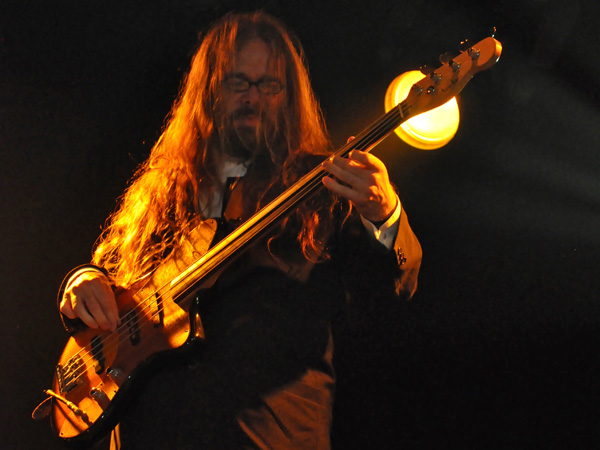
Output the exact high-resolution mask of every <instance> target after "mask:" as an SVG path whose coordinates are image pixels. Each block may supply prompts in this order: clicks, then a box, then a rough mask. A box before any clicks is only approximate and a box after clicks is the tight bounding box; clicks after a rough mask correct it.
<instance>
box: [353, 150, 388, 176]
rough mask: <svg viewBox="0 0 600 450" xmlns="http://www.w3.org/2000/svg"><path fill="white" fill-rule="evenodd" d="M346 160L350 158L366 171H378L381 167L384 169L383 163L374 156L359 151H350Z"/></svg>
mask: <svg viewBox="0 0 600 450" xmlns="http://www.w3.org/2000/svg"><path fill="white" fill-rule="evenodd" d="M348 158H350V160H351V161H356V162H358V163H360V164H361V165H362V166H363V167H364V168H365V169H367V170H374V171H380V170H381V168H382V167H385V165H384V164H383V161H381V160H380V159H379V158H377V157H376V156H375V155H372V154H371V153H367V152H361V151H360V150H352V151H351V152H350V154H349V155H348Z"/></svg>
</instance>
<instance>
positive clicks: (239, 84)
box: [223, 75, 283, 95]
mask: <svg viewBox="0 0 600 450" xmlns="http://www.w3.org/2000/svg"><path fill="white" fill-rule="evenodd" d="M223 84H225V86H227V87H228V88H229V89H231V90H232V91H233V92H246V91H247V90H248V89H250V88H251V87H252V86H256V88H257V89H258V91H259V92H260V93H261V94H269V95H273V94H278V93H279V92H281V90H282V89H283V85H282V84H281V82H280V81H279V80H274V79H272V78H261V79H260V80H258V81H250V80H249V79H247V78H245V77H242V76H240V75H233V76H229V77H227V78H225V80H223Z"/></svg>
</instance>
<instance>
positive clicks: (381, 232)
mask: <svg viewBox="0 0 600 450" xmlns="http://www.w3.org/2000/svg"><path fill="white" fill-rule="evenodd" d="M401 213H402V205H401V203H400V199H399V198H398V196H396V209H395V210H394V212H393V213H392V215H391V216H390V217H389V219H388V220H386V221H385V222H384V223H383V225H381V226H380V227H379V228H377V227H376V226H375V225H374V224H373V223H372V222H371V221H370V220H367V219H365V218H364V217H363V216H360V220H361V221H362V223H363V225H364V226H365V228H366V230H367V232H369V234H371V235H372V236H373V237H374V238H375V239H376V240H377V241H379V242H380V243H381V244H383V245H384V246H385V247H386V248H387V249H391V248H392V247H393V246H394V239H395V238H396V234H398V227H399V226H400V214H401Z"/></svg>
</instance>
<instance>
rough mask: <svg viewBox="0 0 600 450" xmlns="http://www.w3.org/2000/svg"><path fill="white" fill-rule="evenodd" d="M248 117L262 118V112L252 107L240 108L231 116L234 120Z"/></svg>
mask: <svg viewBox="0 0 600 450" xmlns="http://www.w3.org/2000/svg"><path fill="white" fill-rule="evenodd" d="M248 116H261V111H260V109H258V108H253V107H252V106H250V105H244V106H240V107H239V108H238V109H236V110H235V111H234V112H233V114H232V115H231V117H232V119H239V118H241V117H248Z"/></svg>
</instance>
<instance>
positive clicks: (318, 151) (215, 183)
mask: <svg viewBox="0 0 600 450" xmlns="http://www.w3.org/2000/svg"><path fill="white" fill-rule="evenodd" d="M331 153H332V145H331V143H330V141H329V138H328V135H327V131H326V128H325V125H324V121H323V118H322V114H321V111H320V109H319V106H318V104H317V101H316V100H315V97H314V94H313V91H312V89H311V86H310V83H309V77H308V73H307V70H306V67H305V64H304V61H303V52H302V49H301V47H300V44H299V43H298V42H297V40H296V39H295V38H294V37H293V36H292V35H291V34H290V33H289V32H288V31H287V30H286V29H285V27H284V26H283V25H282V24H281V23H280V22H279V21H278V20H277V19H275V18H273V17H271V16H269V15H267V14H265V13H262V12H258V13H251V14H228V15H227V16H225V17H224V18H222V19H221V20H220V21H218V22H217V23H215V24H214V25H213V26H212V27H211V28H210V29H209V30H208V31H207V33H206V34H205V36H204V38H203V40H202V42H201V43H200V46H199V48H198V50H197V51H196V53H195V55H194V57H193V59H192V63H191V67H190V70H189V72H188V74H187V76H186V78H185V80H184V83H183V84H182V87H181V90H180V94H179V96H178V98H177V100H176V101H175V103H174V105H173V108H172V110H171V112H170V114H169V116H168V118H167V121H166V125H165V128H164V130H163V133H162V135H161V136H160V138H159V140H158V141H157V143H156V144H155V146H154V148H153V149H152V152H151V154H150V156H149V158H148V160H147V161H146V162H144V163H143V164H142V165H141V166H140V168H139V169H138V170H137V172H136V174H135V176H134V178H133V181H132V183H131V185H130V186H129V188H128V189H127V191H126V192H125V194H124V195H123V197H122V198H121V200H120V203H119V206H118V208H117V210H116V212H115V213H114V214H113V215H112V216H111V217H110V219H109V221H108V225H107V227H106V228H105V229H104V231H103V233H102V235H101V236H100V238H99V240H98V242H97V244H96V246H95V250H94V253H93V258H92V263H91V264H86V265H85V266H82V267H79V268H77V269H75V270H74V271H72V272H71V274H69V275H68V276H67V278H66V279H65V283H64V285H63V287H62V288H61V291H60V293H59V305H60V311H61V313H62V318H63V322H64V324H65V326H66V327H67V329H68V330H70V331H73V330H75V329H77V327H81V326H88V327H92V328H99V329H104V330H115V329H116V328H117V327H118V326H119V324H120V318H119V313H118V307H117V300H116V299H115V294H114V292H115V291H114V288H115V287H116V286H118V287H120V288H126V289H127V288H134V287H135V286H138V285H139V283H143V282H144V280H145V279H146V278H147V277H148V275H149V274H152V273H153V271H155V269H156V268H157V267H159V266H160V265H161V262H162V261H164V260H165V258H167V257H168V256H169V255H172V254H174V252H176V251H177V249H178V248H179V247H180V246H181V245H182V242H184V241H185V239H186V238H187V236H188V234H189V231H190V229H191V228H192V227H193V226H194V225H195V224H197V223H198V222H202V221H205V220H208V219H211V218H213V219H214V218H218V219H219V220H220V222H221V224H222V226H223V230H224V231H222V232H221V233H227V231H230V230H231V229H234V228H235V227H236V226H237V225H239V224H240V223H243V222H244V220H246V219H248V218H249V217H251V216H252V215H253V214H254V213H256V212H257V211H258V210H260V209H261V208H262V207H264V206H265V205H266V204H267V203H268V202H269V201H271V200H272V199H273V198H275V197H276V196H277V195H278V194H280V193H281V192H282V191H284V190H285V189H286V188H288V187H290V186H291V185H293V183H294V182H296V181H297V180H298V179H299V178H301V177H302V176H303V175H304V174H305V173H307V172H308V171H310V169H312V168H314V167H315V166H317V165H319V164H321V166H322V168H323V169H324V170H325V171H326V172H327V173H328V176H325V177H323V180H322V183H323V185H324V186H325V187H326V189H320V190H319V191H318V193H317V194H316V195H313V196H311V197H310V198H309V199H308V200H307V201H305V202H304V203H302V204H301V205H300V206H299V207H297V208H296V209H295V210H294V211H292V212H291V213H290V214H289V215H288V216H286V218H285V219H283V220H282V221H281V223H280V224H279V225H278V226H277V227H276V228H275V229H274V230H273V231H272V232H271V233H270V234H269V235H268V236H266V237H264V238H261V239H260V240H259V241H258V242H257V243H255V244H254V245H253V246H252V247H251V248H250V250H249V251H247V252H245V253H244V254H243V255H242V256H240V257H239V258H238V259H236V260H235V262H234V263H233V264H231V265H230V266H228V267H227V269H226V270H225V271H224V272H223V273H222V274H221V275H220V276H219V278H218V280H217V281H216V282H215V283H214V284H212V285H211V286H210V288H207V289H204V291H205V292H204V296H203V319H204V322H205V323H204V325H205V330H206V336H207V341H206V344H205V345H204V346H203V348H202V350H201V351H193V352H191V353H190V354H186V355H185V356H182V357H181V358H178V359H177V360H175V358H173V361H171V360H169V364H162V365H160V364H156V365H155V366H156V367H153V369H152V374H151V376H149V378H148V380H147V381H145V382H144V384H143V385H142V386H141V387H140V388H139V389H138V390H139V395H137V396H136V397H135V398H134V400H132V401H131V404H130V405H128V407H127V409H126V411H125V413H124V414H123V416H122V417H121V422H120V425H119V428H120V436H116V435H115V436H114V437H113V446H117V445H122V448H124V449H130V448H144V449H150V448H169V449H171V448H172V449H175V448H176V449H183V448H196V449H204V448H219V449H222V448H261V449H284V448H285V449H290V448H294V449H328V448H329V447H330V439H329V432H330V425H331V411H332V404H333V393H334V381H335V375H334V370H333V366H332V351H333V346H332V345H333V344H332V339H331V330H330V324H331V321H332V319H333V318H334V317H335V315H336V313H337V312H338V311H339V309H340V308H341V307H342V306H345V305H347V304H348V303H352V301H353V300H354V299H357V298H359V297H360V298H362V301H365V299H366V300H371V299H376V298H381V297H391V296H399V297H401V298H404V299H409V298H410V297H411V296H412V295H413V293H414V291H415V289H416V285H417V273H418V270H419V266H420V260H421V248H420V246H419V243H418V241H417V239H416V238H415V236H414V234H413V233H412V231H411V229H410V227H409V225H408V221H407V219H406V214H405V212H404V211H403V210H402V207H401V204H400V200H399V197H398V195H397V194H396V192H395V189H394V187H393V186H392V185H391V183H390V181H389V178H388V174H387V170H386V168H385V166H384V164H383V163H382V162H381V161H380V160H379V159H377V158H376V157H375V156H373V155H370V154H368V153H363V152H360V151H353V152H352V153H351V154H350V155H349V157H348V158H341V157H330V155H331Z"/></svg>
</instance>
